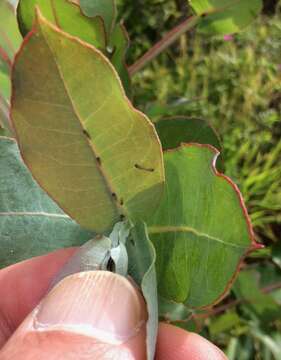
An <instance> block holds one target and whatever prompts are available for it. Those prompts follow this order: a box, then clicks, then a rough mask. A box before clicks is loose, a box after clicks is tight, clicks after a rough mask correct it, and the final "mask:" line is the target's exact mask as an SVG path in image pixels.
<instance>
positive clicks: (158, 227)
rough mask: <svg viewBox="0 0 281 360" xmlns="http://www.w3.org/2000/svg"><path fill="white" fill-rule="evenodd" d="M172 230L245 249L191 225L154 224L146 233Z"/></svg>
mask: <svg viewBox="0 0 281 360" xmlns="http://www.w3.org/2000/svg"><path fill="white" fill-rule="evenodd" d="M173 232H179V233H192V234H194V235H196V236H199V237H206V238H208V239H209V240H212V241H216V242H219V243H221V244H223V245H225V246H230V247H234V248H238V249H247V246H242V245H237V244H233V243H228V242H225V241H223V240H222V239H220V238H217V237H215V236H212V235H209V234H206V233H203V232H200V231H198V230H196V229H195V228H193V227H190V226H185V225H177V226H161V225H154V226H149V227H148V233H149V234H164V233H173Z"/></svg>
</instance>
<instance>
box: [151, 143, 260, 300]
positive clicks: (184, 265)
mask: <svg viewBox="0 0 281 360" xmlns="http://www.w3.org/2000/svg"><path fill="white" fill-rule="evenodd" d="M214 151H215V150H214V148H210V147H209V146H207V145H195V144H193V145H182V146H181V147H180V148H178V149H175V150H171V151H168V152H166V153H165V155H164V162H165V169H166V187H165V193H164V197H163V200H162V203H161V205H160V207H159V208H158V210H157V212H156V213H155V214H154V215H153V217H152V219H151V221H150V223H149V227H148V231H149V234H150V238H151V240H152V242H153V244H154V246H155V248H156V253H157V262H156V269H157V277H158V288H159V294H160V296H162V297H163V298H165V299H167V300H170V301H175V302H179V303H185V304H186V305H188V306H189V307H202V306H207V305H210V304H212V303H214V302H215V301H217V300H218V299H219V298H220V297H221V296H222V295H223V293H224V292H225V291H226V289H227V288H228V287H229V285H230V282H231V280H232V279H233V277H234V275H235V273H236V272H237V268H238V264H239V262H240V261H241V258H242V257H243V256H244V255H245V254H246V253H247V252H248V251H249V249H251V248H252V247H254V239H253V234H252V229H251V227H250V224H249V220H248V216H247V213H246V209H245V207H244V204H243V202H242V198H241V195H240V194H239V191H238V189H237V188H236V187H235V186H234V185H233V184H232V183H231V181H230V180H229V179H228V178H226V177H224V176H223V175H221V174H218V173H216V172H215V170H214V168H213V165H212V164H213V162H214V156H215V153H214Z"/></svg>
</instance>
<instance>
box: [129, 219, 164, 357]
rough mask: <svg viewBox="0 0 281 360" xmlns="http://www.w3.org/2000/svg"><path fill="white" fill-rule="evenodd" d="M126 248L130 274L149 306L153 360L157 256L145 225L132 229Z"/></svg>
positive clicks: (149, 351)
mask: <svg viewBox="0 0 281 360" xmlns="http://www.w3.org/2000/svg"><path fill="white" fill-rule="evenodd" d="M126 247H127V251H128V256H129V270H128V273H129V275H131V276H132V278H133V279H134V280H135V281H136V283H137V284H138V285H139V286H140V288H141V290H142V293H143V296H144V298H145V301H146V304H147V311H148V321H147V325H146V336H147V340H146V347H147V359H148V360H153V359H154V353H155V345H156V338H157V330H158V302H157V282H156V272H155V260H156V254H155V249H154V247H153V245H152V243H151V241H150V240H149V237H148V234H147V229H146V225H145V224H144V223H138V224H136V225H135V226H134V227H133V228H132V230H131V238H130V239H128V241H127V243H126Z"/></svg>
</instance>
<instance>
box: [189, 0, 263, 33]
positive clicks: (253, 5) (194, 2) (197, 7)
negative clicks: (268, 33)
mask: <svg viewBox="0 0 281 360" xmlns="http://www.w3.org/2000/svg"><path fill="white" fill-rule="evenodd" d="M190 4H191V6H192V7H193V9H194V11H195V12H196V14H198V15H201V16H202V21H201V23H200V25H199V28H200V29H202V30H204V31H205V32H208V33H212V34H231V33H235V32H238V31H241V30H242V29H243V28H245V27H246V26H247V25H249V24H250V23H251V22H252V21H253V20H254V19H255V18H256V16H257V15H258V14H259V13H260V12H261V9H262V0H190Z"/></svg>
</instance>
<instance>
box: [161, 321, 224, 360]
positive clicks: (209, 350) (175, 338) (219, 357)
mask: <svg viewBox="0 0 281 360" xmlns="http://www.w3.org/2000/svg"><path fill="white" fill-rule="evenodd" d="M156 360H227V357H226V356H225V355H224V353H223V352H222V351H221V350H220V349H219V348H218V347H216V346H215V345H213V344H212V343H210V342H209V341H208V340H206V339H204V338H203V337H201V336H200V335H197V334H194V333H189V332H187V331H185V330H183V329H180V328H177V327H175V326H172V325H169V324H164V323H161V324H160V326H159V332H158V341H157V349H156Z"/></svg>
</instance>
